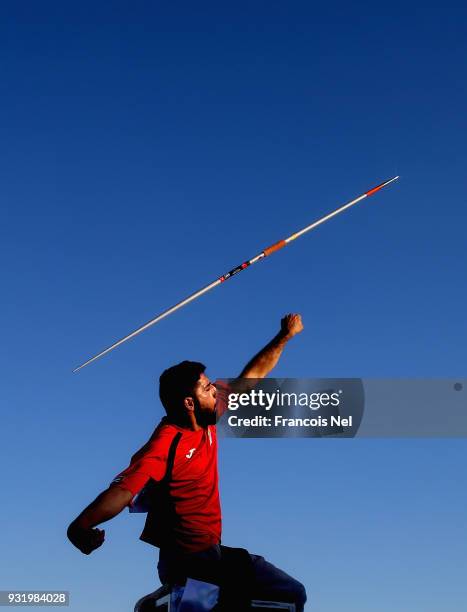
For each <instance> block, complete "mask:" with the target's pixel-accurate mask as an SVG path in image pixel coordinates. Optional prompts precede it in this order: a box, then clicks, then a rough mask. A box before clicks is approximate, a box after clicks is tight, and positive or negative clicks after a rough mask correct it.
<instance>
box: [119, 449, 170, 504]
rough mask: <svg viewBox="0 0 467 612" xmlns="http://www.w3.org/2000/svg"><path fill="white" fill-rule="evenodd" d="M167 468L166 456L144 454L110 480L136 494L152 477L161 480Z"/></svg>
mask: <svg viewBox="0 0 467 612" xmlns="http://www.w3.org/2000/svg"><path fill="white" fill-rule="evenodd" d="M166 468H167V457H162V456H154V455H153V456H151V455H144V456H143V457H140V458H139V459H137V460H136V461H132V462H131V463H130V465H129V466H128V467H127V468H126V469H125V470H123V472H120V474H118V475H117V476H116V477H115V478H114V479H113V480H112V482H111V484H110V486H112V485H115V486H118V487H121V488H123V489H127V490H128V491H130V492H131V493H133V495H137V494H138V493H139V492H140V491H141V489H142V488H143V487H144V485H145V484H146V483H147V482H148V481H149V480H150V479H151V478H152V479H153V480H156V481H157V480H162V478H163V477H164V475H165V472H166Z"/></svg>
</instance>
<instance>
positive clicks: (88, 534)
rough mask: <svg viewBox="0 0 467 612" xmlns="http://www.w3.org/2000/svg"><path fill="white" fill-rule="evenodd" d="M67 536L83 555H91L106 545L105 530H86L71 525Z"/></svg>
mask: <svg viewBox="0 0 467 612" xmlns="http://www.w3.org/2000/svg"><path fill="white" fill-rule="evenodd" d="M67 536H68V539H69V540H70V542H71V543H72V544H73V545H74V546H76V548H78V549H79V550H80V551H81V552H82V553H83V554H85V555H90V554H91V553H92V551H93V550H96V548H99V546H102V544H103V543H104V540H105V529H92V528H89V529H85V528H83V527H79V526H77V525H76V524H74V523H71V525H70V526H69V527H68V531H67Z"/></svg>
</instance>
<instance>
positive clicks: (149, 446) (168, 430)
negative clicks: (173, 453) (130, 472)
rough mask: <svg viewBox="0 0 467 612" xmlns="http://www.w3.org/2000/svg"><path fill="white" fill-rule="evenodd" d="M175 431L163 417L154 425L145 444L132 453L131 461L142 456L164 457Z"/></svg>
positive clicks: (175, 433)
mask: <svg viewBox="0 0 467 612" xmlns="http://www.w3.org/2000/svg"><path fill="white" fill-rule="evenodd" d="M177 433H178V430H177V428H176V427H174V426H172V425H171V424H170V423H167V422H165V421H164V419H163V420H162V421H161V422H160V423H159V425H158V426H157V427H156V429H155V430H154V432H153V434H152V435H151V437H150V438H149V440H148V441H147V442H146V444H145V445H144V446H142V447H141V448H140V449H139V450H138V451H137V452H136V453H135V454H134V455H133V457H132V458H131V462H132V463H133V462H134V461H138V460H140V459H143V458H154V457H157V458H159V459H166V458H167V456H168V454H169V450H170V446H171V444H172V441H173V440H174V438H175V436H176V435H177Z"/></svg>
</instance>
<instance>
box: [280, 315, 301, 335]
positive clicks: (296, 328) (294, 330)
mask: <svg viewBox="0 0 467 612" xmlns="http://www.w3.org/2000/svg"><path fill="white" fill-rule="evenodd" d="M301 331H303V323H302V317H301V316H300V315H299V314H296V313H291V314H287V315H285V317H283V318H282V319H281V333H282V334H283V335H284V336H285V337H287V338H292V337H293V336H295V335H296V334H299V333H300V332H301Z"/></svg>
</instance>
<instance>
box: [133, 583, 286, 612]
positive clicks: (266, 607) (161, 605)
mask: <svg viewBox="0 0 467 612" xmlns="http://www.w3.org/2000/svg"><path fill="white" fill-rule="evenodd" d="M171 595H172V589H171V587H170V586H169V585H164V586H162V587H161V588H160V589H157V591H154V592H153V593H149V594H148V595H145V596H144V597H142V598H141V599H139V600H138V601H137V602H136V605H135V608H134V612H174V606H173V605H172V603H171V600H172V597H171ZM190 609H192V608H190ZM202 609H205V608H204V606H203V608H202ZM250 609H251V610H256V611H257V612H295V604H293V603H285V602H280V601H263V600H259V599H254V600H253V601H252V602H251V608H250ZM216 610H217V607H216ZM219 612H221V611H220V610H219ZM229 612H230V611H229Z"/></svg>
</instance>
